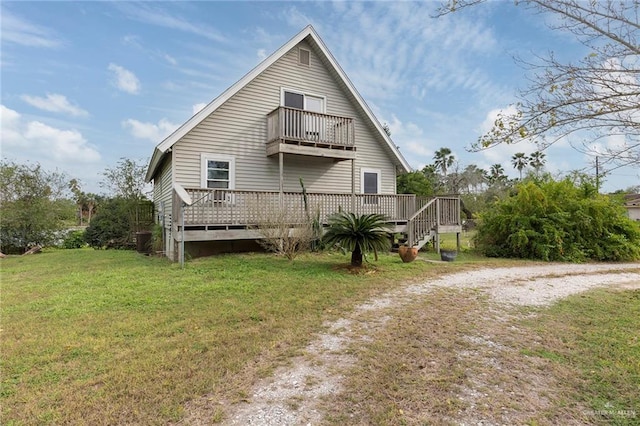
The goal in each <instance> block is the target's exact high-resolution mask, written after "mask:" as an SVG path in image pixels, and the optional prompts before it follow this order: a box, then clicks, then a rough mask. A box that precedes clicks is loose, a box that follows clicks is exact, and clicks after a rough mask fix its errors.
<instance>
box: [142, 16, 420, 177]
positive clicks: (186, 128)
mask: <svg viewBox="0 0 640 426" xmlns="http://www.w3.org/2000/svg"><path fill="white" fill-rule="evenodd" d="M305 39H306V41H307V42H309V43H310V44H311V45H312V46H314V47H316V48H317V50H318V52H319V53H320V54H321V58H320V59H322V60H323V62H324V63H326V64H328V66H329V68H330V71H332V72H333V73H335V75H337V77H338V79H339V81H340V82H341V83H342V84H343V85H344V87H345V88H346V91H347V93H348V94H349V95H350V96H351V97H352V98H353V99H354V100H355V102H356V104H357V106H359V107H360V108H361V109H362V111H363V112H364V115H365V117H366V118H367V119H368V120H369V121H370V123H371V124H372V125H373V127H374V128H375V130H376V132H377V133H379V135H380V136H381V137H382V139H383V140H384V142H385V144H386V146H387V148H388V149H389V151H390V152H391V154H392V158H393V159H394V160H395V161H394V164H395V165H396V166H397V167H400V168H401V169H403V170H404V171H405V172H410V171H411V170H412V168H411V166H410V165H409V163H407V160H405V158H404V157H403V156H402V154H400V151H399V150H398V148H397V147H396V145H395V144H394V143H393V141H392V140H391V138H390V137H389V136H388V135H387V133H386V132H385V131H384V129H383V128H382V125H381V124H380V122H379V121H378V119H377V118H376V117H375V116H374V115H373V112H372V111H371V109H370V108H369V106H368V105H367V103H366V102H365V101H364V99H363V98H362V96H360V94H359V93H358V91H357V90H356V88H355V87H354V85H353V83H351V80H349V77H347V75H346V74H345V72H344V71H343V69H342V68H341V67H340V65H339V64H338V62H337V61H336V59H335V58H334V57H333V55H332V54H331V52H329V49H327V46H326V45H325V44H324V42H323V41H322V40H321V39H320V36H319V35H318V33H316V31H315V30H314V29H313V27H312V26H311V25H308V26H307V27H305V28H304V29H303V30H302V31H300V32H299V33H298V34H296V35H295V36H294V37H293V38H292V39H291V40H289V41H288V42H287V43H285V44H284V45H283V46H281V47H280V48H279V49H278V50H276V51H275V52H274V53H272V54H271V55H270V56H269V57H267V58H266V59H265V60H263V61H262V62H260V63H259V64H258V65H257V66H256V67H255V68H253V69H252V70H251V71H249V72H248V73H247V74H246V75H245V76H244V77H242V78H241V79H240V80H238V81H237V82H236V83H235V84H233V85H232V86H231V87H229V88H228V89H227V90H225V91H224V92H223V93H222V94H221V95H220V96H218V97H217V98H215V99H214V100H213V101H211V102H210V103H209V104H208V105H207V106H206V107H204V108H203V109H201V110H200V111H199V112H198V113H196V114H195V115H193V117H191V118H190V119H189V120H187V121H186V122H185V123H184V124H183V125H182V126H180V127H179V128H178V129H177V130H175V131H174V132H173V133H172V134H170V135H169V136H167V138H166V139H165V140H163V141H162V142H160V143H159V144H158V145H157V146H156V147H155V149H154V151H153V155H152V156H151V160H150V161H149V167H148V168H147V175H146V178H145V179H146V181H147V182H149V181H151V179H153V177H154V176H155V174H156V171H157V169H158V167H159V166H160V164H161V163H162V160H163V158H164V156H165V154H166V153H167V152H168V151H169V150H170V148H171V147H172V146H173V145H174V144H175V143H176V142H178V141H179V140H180V139H181V138H182V137H184V136H185V135H186V134H187V133H189V132H190V131H191V130H192V129H193V128H194V127H196V126H197V125H198V124H200V123H201V122H202V121H203V120H204V119H205V118H207V117H208V116H209V115H210V114H211V113H213V112H214V111H216V110H217V109H218V108H219V107H220V106H222V105H223V104H224V103H225V102H226V101H227V100H229V99H230V98H231V97H232V96H233V95H235V94H236V93H238V92H239V91H240V90H241V89H242V88H243V87H245V86H246V85H247V84H249V83H250V82H251V81H252V80H253V79H254V78H256V77H257V76H258V75H260V74H261V73H262V72H263V71H264V70H266V69H267V68H269V67H270V66H271V65H272V64H273V63H275V62H276V61H277V60H278V59H280V58H281V57H282V56H284V55H285V54H286V53H287V52H288V51H289V50H291V49H292V48H294V47H295V46H296V45H297V44H298V43H300V42H301V41H303V40H305Z"/></svg>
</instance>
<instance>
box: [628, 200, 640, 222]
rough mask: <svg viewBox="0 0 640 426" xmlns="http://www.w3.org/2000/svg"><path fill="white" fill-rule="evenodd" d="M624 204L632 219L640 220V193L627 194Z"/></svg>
mask: <svg viewBox="0 0 640 426" xmlns="http://www.w3.org/2000/svg"><path fill="white" fill-rule="evenodd" d="M624 206H625V208H626V209H627V214H628V215H629V218H630V219H631V220H637V221H640V194H627V195H625V196H624Z"/></svg>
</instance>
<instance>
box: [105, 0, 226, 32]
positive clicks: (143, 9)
mask: <svg viewBox="0 0 640 426" xmlns="http://www.w3.org/2000/svg"><path fill="white" fill-rule="evenodd" d="M114 5H115V6H116V7H118V8H119V9H120V10H122V11H123V12H124V13H125V14H126V15H128V16H129V17H130V18H133V19H135V20H137V21H140V22H146V23H148V24H152V25H157V26H160V27H165V28H171V29H174V30H179V31H184V32H187V33H191V34H196V35H198V36H201V37H204V38H207V39H209V40H213V41H217V42H225V41H226V40H227V39H226V37H224V36H223V35H222V34H221V33H220V32H219V31H217V30H216V29H215V28H212V27H210V26H208V25H205V24H199V23H196V22H192V21H189V20H187V19H185V18H182V17H180V16H176V14H175V12H172V13H169V12H167V11H165V10H163V9H161V8H159V7H156V6H155V5H154V6H152V5H150V4H144V3H136V4H133V3H126V2H117V3H115V4H114Z"/></svg>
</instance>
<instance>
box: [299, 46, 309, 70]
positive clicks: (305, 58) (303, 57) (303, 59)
mask: <svg viewBox="0 0 640 426" xmlns="http://www.w3.org/2000/svg"><path fill="white" fill-rule="evenodd" d="M298 63H299V64H300V65H304V66H306V67H308V66H309V64H311V52H310V51H309V50H307V49H303V48H301V47H300V48H298Z"/></svg>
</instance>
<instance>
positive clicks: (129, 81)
mask: <svg viewBox="0 0 640 426" xmlns="http://www.w3.org/2000/svg"><path fill="white" fill-rule="evenodd" d="M108 69H109V71H111V72H113V77H114V78H115V80H114V81H113V84H114V85H115V86H116V87H117V88H118V89H119V90H122V91H123V92H127V93H130V94H132V95H135V94H138V93H139V92H140V80H138V77H136V75H135V74H134V73H132V72H131V71H129V70H127V69H125V68H123V67H121V66H120V65H116V64H114V63H110V64H109V68H108Z"/></svg>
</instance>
